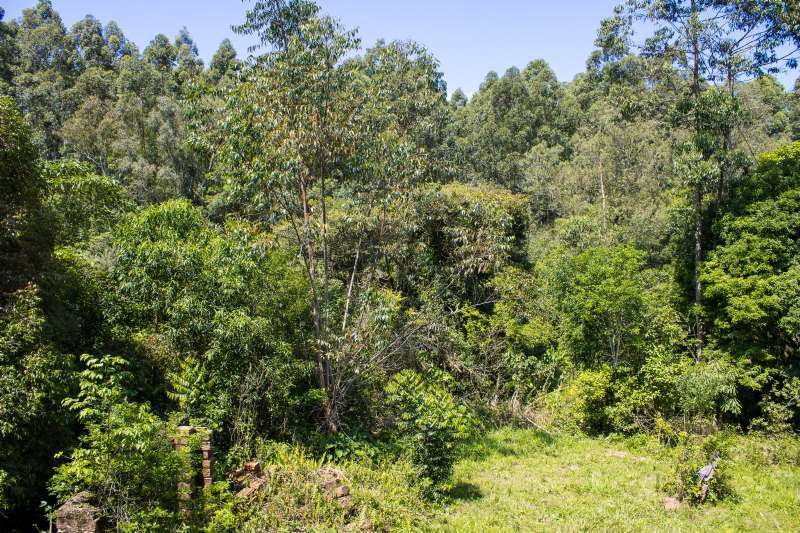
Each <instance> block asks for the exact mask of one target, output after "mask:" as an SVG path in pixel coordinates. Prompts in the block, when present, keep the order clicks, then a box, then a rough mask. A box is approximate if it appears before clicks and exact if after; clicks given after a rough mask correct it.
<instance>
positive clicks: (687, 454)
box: [664, 433, 733, 504]
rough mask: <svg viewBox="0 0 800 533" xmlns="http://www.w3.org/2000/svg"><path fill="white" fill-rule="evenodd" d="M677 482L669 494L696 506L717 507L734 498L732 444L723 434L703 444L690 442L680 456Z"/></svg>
mask: <svg viewBox="0 0 800 533" xmlns="http://www.w3.org/2000/svg"><path fill="white" fill-rule="evenodd" d="M676 458H677V465H676V468H675V478H674V480H673V481H672V482H669V483H667V484H666V485H665V487H664V488H665V490H666V491H667V492H669V493H671V494H674V495H675V496H676V497H677V498H678V499H679V500H681V501H688V502H689V503H692V504H702V503H707V502H708V503H713V502H717V501H720V500H722V499H725V498H727V497H730V496H731V495H732V494H733V492H732V489H731V487H730V484H729V479H728V473H727V470H728V443H726V442H725V437H724V435H722V434H719V433H718V434H715V435H711V436H709V437H706V438H704V439H703V440H701V441H697V440H691V439H689V440H686V441H685V443H684V444H683V446H681V448H680V449H679V451H678V454H677V455H676Z"/></svg>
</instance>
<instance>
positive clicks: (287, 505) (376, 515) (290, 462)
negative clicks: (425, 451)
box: [207, 442, 429, 532]
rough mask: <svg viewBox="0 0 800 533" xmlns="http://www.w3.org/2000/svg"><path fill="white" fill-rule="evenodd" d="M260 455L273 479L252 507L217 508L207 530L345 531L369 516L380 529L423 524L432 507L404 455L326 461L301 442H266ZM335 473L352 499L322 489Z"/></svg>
mask: <svg viewBox="0 0 800 533" xmlns="http://www.w3.org/2000/svg"><path fill="white" fill-rule="evenodd" d="M257 458H258V459H259V460H260V461H261V463H262V465H266V468H267V469H268V475H269V477H270V479H271V482H270V483H267V484H265V485H264V486H263V487H262V488H261V489H260V490H259V492H258V493H257V494H256V496H255V498H254V499H253V501H251V502H250V503H249V504H248V505H247V506H242V505H239V506H236V507H228V508H225V509H224V510H223V511H222V512H217V513H216V514H215V515H214V517H213V518H212V520H211V521H210V522H209V524H208V526H207V530H208V531H247V532H255V531H271V530H274V529H280V528H289V529H295V528H309V529H317V530H342V529H344V528H346V527H350V528H355V527H361V525H362V524H365V523H366V522H367V521H369V522H371V524H372V527H373V528H374V529H376V530H378V531H394V530H413V529H419V528H421V527H422V526H423V523H424V522H423V521H424V519H425V517H426V515H427V513H428V511H429V508H428V506H427V504H426V503H425V500H424V497H423V487H424V484H422V483H420V480H419V479H418V478H417V475H416V474H417V472H416V470H415V469H414V468H413V467H412V465H410V464H408V463H407V462H405V461H402V460H396V459H395V460H391V461H381V462H377V463H370V462H364V461H358V462H351V461H344V462H341V463H337V464H325V463H323V462H322V461H318V460H314V458H313V457H311V456H310V455H309V454H308V453H307V452H306V451H305V450H304V449H303V448H301V447H299V446H289V445H286V444H280V443H274V442H268V443H264V444H262V445H261V446H260V447H259V450H258V453H257ZM332 474H333V475H335V476H337V477H339V478H340V480H341V483H342V484H344V485H346V486H348V487H349V488H350V493H349V498H350V501H349V503H347V504H345V505H343V504H342V503H341V502H338V501H336V500H334V498H333V497H331V495H330V494H327V493H326V492H325V490H324V489H323V484H324V483H325V482H326V481H330V479H331V475H332Z"/></svg>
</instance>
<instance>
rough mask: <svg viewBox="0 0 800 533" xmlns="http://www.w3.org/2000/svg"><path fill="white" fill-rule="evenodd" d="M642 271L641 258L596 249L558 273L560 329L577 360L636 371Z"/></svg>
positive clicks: (641, 333)
mask: <svg viewBox="0 0 800 533" xmlns="http://www.w3.org/2000/svg"><path fill="white" fill-rule="evenodd" d="M643 267H644V254H642V253H641V252H639V251H638V250H636V249H634V248H632V247H627V246H621V247H613V248H607V247H598V248H590V249H589V250H586V251H585V252H583V253H581V254H579V255H577V256H576V257H575V258H573V259H572V261H571V262H570V263H569V264H568V266H567V268H566V269H564V271H563V272H559V277H558V282H559V285H560V287H561V289H560V291H561V294H562V295H563V298H562V299H561V310H562V313H563V315H564V324H563V326H562V327H564V328H565V338H566V340H567V343H568V346H569V347H570V350H571V351H572V352H573V353H574V354H575V355H576V357H578V358H579V360H581V361H584V362H586V363H588V364H596V363H599V362H608V363H610V364H611V365H612V366H613V367H618V366H620V365H625V366H633V367H637V366H638V365H639V363H640V361H641V360H642V356H643V355H644V354H643V351H644V342H645V328H646V326H647V322H648V320H647V314H646V313H647V311H646V304H645V299H644V298H645V285H644V283H645V280H644V277H643V273H642V270H643Z"/></svg>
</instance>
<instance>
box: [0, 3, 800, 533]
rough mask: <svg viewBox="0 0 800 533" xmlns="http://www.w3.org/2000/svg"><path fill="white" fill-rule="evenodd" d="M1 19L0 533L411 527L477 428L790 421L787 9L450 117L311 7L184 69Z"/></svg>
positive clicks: (444, 98) (277, 6)
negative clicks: (94, 518)
mask: <svg viewBox="0 0 800 533" xmlns="http://www.w3.org/2000/svg"><path fill="white" fill-rule="evenodd" d="M2 13H3V12H2V9H0V150H1V152H0V529H3V530H12V531H14V530H19V531H31V530H32V529H31V524H34V526H36V527H41V528H47V523H48V519H49V518H51V517H52V512H53V510H54V509H55V508H56V507H58V506H59V505H60V504H61V503H63V502H64V501H65V500H67V499H68V498H69V497H70V496H72V495H73V494H75V493H77V492H79V491H83V490H89V491H91V492H92V493H93V494H94V495H95V496H96V500H97V505H98V506H99V508H100V509H102V511H103V513H104V515H105V517H106V519H107V520H108V523H109V524H110V527H113V528H115V529H116V530H119V531H174V530H179V529H180V530H182V531H183V530H191V531H201V530H205V531H259V530H276V529H281V528H286V529H289V530H298V529H305V528H309V529H314V527H318V528H330V529H338V528H341V527H343V526H344V524H345V523H349V524H352V523H355V522H354V521H355V520H357V519H358V520H363V521H366V522H364V523H363V524H362V525H364V524H366V525H364V528H375V529H378V530H391V529H417V528H420V527H422V526H421V524H422V522H420V520H424V518H420V516H421V515H424V512H425V511H424V507H425V506H426V505H431V506H435V505H440V504H441V502H442V501H443V500H446V499H447V497H448V483H449V481H450V479H451V473H452V469H453V465H454V463H455V462H456V461H457V460H458V458H459V457H461V455H462V454H463V450H464V449H465V446H467V444H468V443H469V442H470V441H471V440H473V439H475V438H476V436H479V435H481V434H482V433H484V432H485V431H486V430H487V428H491V427H499V426H503V425H521V426H528V427H533V428H536V430H537V431H541V432H545V433H547V434H551V433H552V434H557V433H570V434H588V435H610V434H618V435H656V436H658V438H659V439H660V440H661V441H663V442H664V443H665V444H664V445H665V446H689V444H688V443H689V442H690V441H692V438H693V436H695V435H702V436H707V435H712V436H713V434H716V433H717V432H720V431H735V432H737V433H741V434H748V435H749V434H759V435H775V434H780V435H787V434H793V433H794V432H795V431H797V430H798V428H800V353H799V352H798V349H800V142H794V141H796V140H798V139H800V93H798V92H797V91H796V90H795V91H789V90H786V89H785V88H784V86H783V85H782V84H781V83H780V82H779V81H777V78H776V77H775V75H776V74H778V73H781V72H784V71H787V70H791V69H793V68H794V67H795V66H796V58H797V57H800V54H798V47H800V7H798V6H797V5H796V3H795V2H794V1H783V0H728V1H720V0H632V1H630V2H628V3H626V4H624V5H622V6H620V7H618V8H617V9H616V10H615V11H614V12H613V13H610V14H609V15H610V17H609V18H608V19H606V20H603V21H598V24H599V29H598V33H597V39H596V41H595V45H596V51H594V52H593V53H592V54H591V55H590V57H589V58H588V60H587V62H586V69H585V71H584V72H582V73H581V74H579V75H578V76H576V77H575V79H573V80H572V81H564V80H558V79H557V78H556V76H555V74H554V72H553V71H552V69H551V68H550V67H549V66H548V64H547V62H546V61H545V60H542V59H534V60H532V61H531V62H530V63H528V64H527V65H526V66H524V68H522V69H520V68H517V67H510V68H508V69H507V70H505V72H504V73H503V74H502V75H498V74H497V73H495V72H490V73H488V74H487V75H486V77H485V80H484V82H483V83H482V85H481V87H480V89H479V90H478V91H477V92H476V93H475V94H474V95H471V97H467V96H466V95H465V94H464V93H463V92H462V91H461V90H459V89H456V90H454V91H452V92H451V94H450V96H449V97H448V88H447V86H446V84H445V81H444V74H443V73H442V72H441V71H440V66H439V63H438V61H437V59H436V58H435V57H434V56H433V55H432V54H431V53H430V52H429V51H428V50H427V49H426V48H425V47H424V46H423V45H422V44H419V43H416V42H412V41H403V42H385V41H378V42H376V43H374V44H372V45H369V44H366V45H365V46H362V43H361V42H360V40H359V38H358V35H357V32H355V31H352V30H350V29H348V27H347V26H346V25H345V24H346V21H344V22H340V21H338V20H337V19H335V18H332V17H331V16H328V15H327V14H324V13H322V12H321V11H320V8H319V6H317V5H316V4H315V3H313V2H312V1H311V0H257V1H255V2H245V4H244V5H243V6H242V17H241V18H242V23H241V25H240V26H237V27H235V28H234V31H235V32H237V33H240V34H244V35H250V36H253V37H254V38H255V39H256V40H257V42H259V43H260V44H259V45H258V46H256V47H253V49H252V50H250V55H249V56H248V57H246V58H243V57H237V53H236V51H235V49H234V47H233V46H232V45H231V42H230V41H228V40H225V41H223V42H222V43H221V44H220V46H219V49H218V50H217V52H216V53H215V54H214V56H213V59H212V60H211V61H210V63H209V64H208V65H205V64H204V63H203V61H202V60H201V59H200V57H199V55H198V49H197V46H196V44H195V43H194V41H193V40H192V37H191V34H190V33H189V31H187V30H186V29H184V30H182V31H181V32H180V33H179V34H178V35H177V36H176V37H174V38H170V37H168V36H166V35H163V34H158V35H156V36H155V37H154V38H153V39H152V41H150V42H149V43H148V44H147V45H146V46H145V47H144V48H143V49H141V50H140V48H139V47H138V46H137V45H136V44H134V43H133V42H131V41H130V40H128V39H127V38H126V37H125V34H124V32H123V29H122V28H120V27H119V26H118V25H117V24H116V23H115V22H113V21H107V22H101V21H99V20H97V19H96V18H94V17H92V16H86V17H85V18H84V19H82V20H80V21H79V22H77V23H75V24H74V25H73V26H72V27H71V28H67V27H65V25H64V23H63V22H62V20H61V18H60V17H59V14H58V13H57V11H56V10H55V8H54V6H53V5H52V3H51V1H50V0H39V1H38V3H37V4H36V5H35V6H33V7H31V8H29V9H26V10H24V12H23V14H22V16H21V18H19V19H17V20H3V18H2ZM498 66H500V65H498ZM181 425H192V426H196V427H203V428H208V429H209V430H211V431H212V432H213V447H214V454H215V456H216V473H215V483H214V484H213V486H212V487H211V488H209V489H206V490H205V492H204V494H202V495H197V496H196V497H195V498H194V499H193V500H192V502H193V508H192V509H191V512H190V513H188V514H187V513H186V512H185V509H180V506H179V500H180V497H181V495H180V494H179V490H178V487H179V481H180V479H181V475H182V474H181V472H182V471H185V470H186V469H187V468H191V465H190V464H189V463H191V457H190V456H189V455H187V454H186V453H181V452H180V450H175V449H174V448H173V446H172V444H171V440H170V439H171V438H172V436H174V435H175V431H176V428H177V427H178V426H181ZM254 458H258V459H259V460H261V462H262V465H272V466H270V468H271V470H270V472H271V475H272V478H271V479H272V480H273V481H274V480H278V481H277V482H273V483H271V484H270V485H269V488H268V489H265V490H267V491H268V495H266V496H264V497H262V498H260V499H259V498H257V499H255V500H248V502H245V503H243V502H242V501H240V500H238V499H237V498H235V496H234V493H235V488H234V485H233V483H232V482H229V481H227V479H228V478H227V474H228V473H230V472H233V471H235V470H236V469H237V468H239V467H240V466H241V465H242V464H244V463H245V462H246V461H249V460H252V459H254ZM328 463H330V464H336V465H339V467H340V468H341V469H343V470H344V471H346V472H347V473H348V474H347V475H348V476H349V479H350V480H351V482H352V484H353V485H358V487H359V489H358V490H360V491H361V492H358V491H356V489H355V488H354V494H353V496H354V498H355V502H356V503H355V506H356V508H355V509H352V508H349V507H347V508H340V507H337V506H336V505H338V504H337V503H336V502H330V501H328V500H326V499H325V498H324V494H322V495H320V494H321V493H319V491H318V490H317V489H316V485H314V483H313V482H311V481H309V480H311V479H312V478H313V475H314V472H315V471H316V470H315V469H317V468H318V467H319V466H320V465H322V464H328ZM721 479H722V478H721V477H720V480H721ZM689 482H691V480H690V481H687V483H689ZM721 495H722V491H721V490H720V497H722V496H721ZM703 498H705V493H704V494H703ZM425 502H427V503H425ZM353 517H356V518H353ZM367 526H369V527H367Z"/></svg>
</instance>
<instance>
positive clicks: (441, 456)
mask: <svg viewBox="0 0 800 533" xmlns="http://www.w3.org/2000/svg"><path fill="white" fill-rule="evenodd" d="M386 404H387V407H388V409H389V411H388V413H389V415H390V416H392V417H393V420H392V422H391V423H392V429H391V430H390V431H392V432H393V433H394V438H395V439H396V441H397V443H398V445H399V446H400V448H401V450H402V451H403V452H404V453H405V454H407V455H408V457H409V459H410V460H411V462H412V463H414V464H415V465H416V466H417V467H418V468H419V474H420V476H421V477H422V478H424V479H425V480H427V481H428V482H429V483H431V484H432V488H433V489H437V488H438V487H439V486H441V485H442V484H444V483H446V482H447V481H448V480H449V478H450V474H451V472H452V470H453V464H454V463H455V461H456V460H457V459H458V457H459V455H460V454H461V451H462V445H463V443H464V441H465V439H466V438H467V437H468V436H469V435H470V432H471V430H472V427H471V424H472V422H471V419H470V416H469V414H468V412H467V410H466V408H465V407H464V406H462V405H458V403H456V401H455V400H454V399H453V397H452V395H451V394H450V393H449V392H448V391H447V390H446V389H445V388H444V387H443V386H442V384H441V383H437V382H435V381H432V380H430V379H428V380H426V379H425V378H423V377H422V376H420V375H419V374H417V373H416V372H414V371H411V370H404V371H402V372H400V373H398V374H396V375H395V376H394V377H393V378H392V380H391V381H390V382H389V384H388V385H387V386H386Z"/></svg>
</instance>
